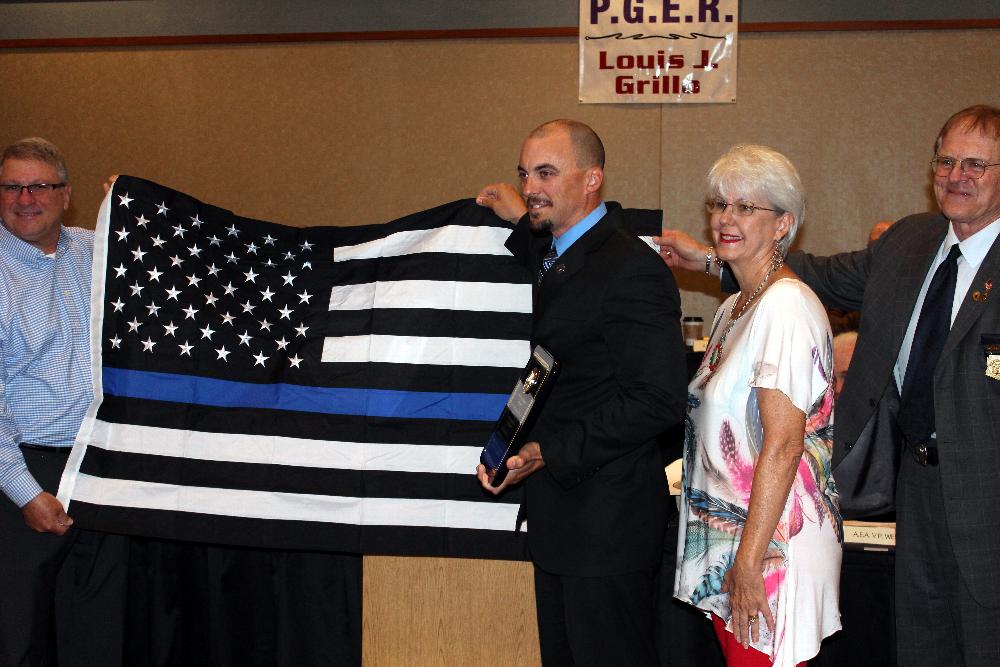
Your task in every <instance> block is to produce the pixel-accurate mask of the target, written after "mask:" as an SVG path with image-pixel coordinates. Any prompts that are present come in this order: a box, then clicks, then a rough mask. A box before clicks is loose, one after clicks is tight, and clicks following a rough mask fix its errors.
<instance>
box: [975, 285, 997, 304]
mask: <svg viewBox="0 0 1000 667" xmlns="http://www.w3.org/2000/svg"><path fill="white" fill-rule="evenodd" d="M991 289H993V281H992V280H987V281H986V282H985V283H983V291H982V292H980V291H979V290H976V291H975V292H973V293H972V298H973V300H975V301H986V298H987V297H988V296H989V295H990V290H991Z"/></svg>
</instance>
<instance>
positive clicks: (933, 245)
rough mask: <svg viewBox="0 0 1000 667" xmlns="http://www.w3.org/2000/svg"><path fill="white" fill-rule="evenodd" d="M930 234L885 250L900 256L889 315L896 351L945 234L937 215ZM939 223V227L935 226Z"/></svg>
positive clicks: (946, 222)
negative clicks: (903, 245)
mask: <svg viewBox="0 0 1000 667" xmlns="http://www.w3.org/2000/svg"><path fill="white" fill-rule="evenodd" d="M934 222H935V223H936V224H935V225H934V227H933V229H932V230H931V233H929V234H919V235H917V236H916V238H915V239H914V240H913V242H912V243H911V244H909V245H908V246H907V247H905V248H904V247H900V248H893V249H888V252H898V253H899V255H900V262H899V269H898V271H897V272H896V275H897V276H898V280H897V281H896V284H895V285H894V286H893V295H894V296H893V299H892V314H891V318H890V321H891V322H892V341H891V343H892V345H893V349H895V350H896V351H897V352H898V351H899V348H900V346H901V345H902V343H903V336H905V335H906V328H907V326H909V324H910V317H911V316H912V315H913V308H914V306H916V304H917V297H918V296H920V288H921V287H922V286H923V283H924V279H925V278H926V277H927V271H928V270H930V268H931V264H932V263H933V262H934V257H935V255H936V254H937V251H938V248H940V247H941V241H942V240H943V239H944V237H945V234H947V233H948V221H947V220H946V219H945V218H943V217H940V216H939V219H936V220H935V221H934ZM937 223H939V224H937Z"/></svg>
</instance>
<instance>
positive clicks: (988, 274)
mask: <svg viewBox="0 0 1000 667" xmlns="http://www.w3.org/2000/svg"><path fill="white" fill-rule="evenodd" d="M987 281H992V282H993V284H994V285H996V286H997V287H998V288H1000V237H997V240H996V241H994V242H993V245H992V246H991V247H990V251H989V252H988V253H986V259H984V260H983V263H982V264H980V265H979V270H978V271H977V272H976V277H975V278H973V279H972V284H971V285H969V290H968V292H966V294H965V296H964V297H963V298H962V304H961V306H959V309H958V316H957V317H955V323H954V324H952V325H951V331H950V332H949V333H948V338H947V339H946V340H945V342H944V348H943V349H942V350H941V359H944V358H945V357H946V356H947V355H948V354H950V353H951V352H952V351H953V350H954V349H955V346H957V345H958V343H959V341H960V340H962V338H964V337H965V334H966V333H968V331H969V329H970V328H971V327H972V325H973V324H975V322H976V321H977V320H978V319H979V318H980V317H982V315H983V313H984V312H986V307H987V303H988V302H989V298H987V299H982V300H979V301H977V300H976V299H974V298H972V295H973V293H975V292H977V291H978V292H980V294H981V293H982V292H983V291H984V289H983V285H984V284H985V283H986V282H987ZM993 298H994V299H995V298H997V296H993ZM938 363H939V365H940V362H938Z"/></svg>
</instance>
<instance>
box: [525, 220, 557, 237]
mask: <svg viewBox="0 0 1000 667" xmlns="http://www.w3.org/2000/svg"><path fill="white" fill-rule="evenodd" d="M529 218H530V216H529ZM530 220H531V231H533V232H538V233H540V234H548V233H550V232H551V231H552V218H530Z"/></svg>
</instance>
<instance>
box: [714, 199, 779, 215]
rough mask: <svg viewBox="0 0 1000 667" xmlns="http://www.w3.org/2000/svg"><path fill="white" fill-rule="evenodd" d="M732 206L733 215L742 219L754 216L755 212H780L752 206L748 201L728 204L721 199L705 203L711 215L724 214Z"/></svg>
mask: <svg viewBox="0 0 1000 667" xmlns="http://www.w3.org/2000/svg"><path fill="white" fill-rule="evenodd" d="M730 206H732V207H733V215H737V216H739V217H741V218H749V217H750V216H751V215H753V214H754V211H770V212H771V213H778V211H776V210H775V209H773V208H764V207H763V206H757V205H756V204H751V203H750V202H748V201H734V202H727V201H723V200H721V199H709V200H707V201H706V202H705V208H706V209H707V210H708V212H709V213H722V212H723V211H725V210H726V208H728V207H730Z"/></svg>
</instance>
